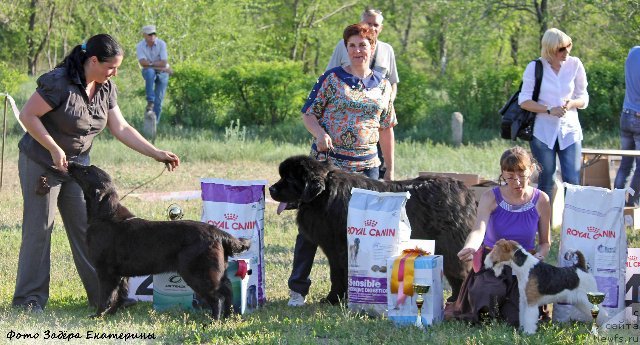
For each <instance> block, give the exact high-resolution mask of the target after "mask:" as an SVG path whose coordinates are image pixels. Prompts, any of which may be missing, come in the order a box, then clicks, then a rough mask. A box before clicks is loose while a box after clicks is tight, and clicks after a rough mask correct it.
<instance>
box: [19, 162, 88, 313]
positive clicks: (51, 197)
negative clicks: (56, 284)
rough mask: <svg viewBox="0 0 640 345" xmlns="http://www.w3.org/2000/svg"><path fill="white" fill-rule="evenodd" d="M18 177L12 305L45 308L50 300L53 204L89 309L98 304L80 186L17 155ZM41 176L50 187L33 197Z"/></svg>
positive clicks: (85, 212) (85, 210)
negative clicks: (18, 236)
mask: <svg viewBox="0 0 640 345" xmlns="http://www.w3.org/2000/svg"><path fill="white" fill-rule="evenodd" d="M18 174H19V176H20V185H21V187H22V198H23V202H24V208H23V211H22V212H23V213H22V244H21V245H20V256H19V261H18V275H17V278H16V289H15V292H14V294H13V305H14V306H19V305H23V304H26V303H28V302H30V301H36V302H38V303H39V304H40V305H41V306H43V307H44V306H45V305H46V304H47V301H48V299H49V281H50V269H51V257H50V255H51V232H52V230H53V223H54V216H55V211H56V204H57V206H58V210H59V211H60V216H61V217H62V221H63V223H64V228H65V230H66V232H67V238H68V239H69V244H70V247H71V253H72V255H73V261H74V263H75V265H76V269H77V270H78V273H79V274H80V279H81V280H82V284H83V285H84V288H85V291H86V292H87V298H88V300H89V304H90V305H94V306H95V305H97V304H98V276H97V275H96V272H95V270H94V268H93V267H92V266H91V264H90V262H89V259H88V256H87V244H86V235H87V227H88V224H87V208H86V206H85V201H84V195H83V194H82V190H81V189H80V186H79V185H78V184H77V183H76V182H75V181H73V180H72V179H71V178H70V177H62V176H59V175H56V174H53V173H51V172H50V171H49V170H47V169H46V168H44V167H43V166H41V165H40V164H38V163H36V162H35V161H33V160H31V159H30V158H28V157H27V156H26V155H25V154H24V153H22V152H20V157H19V159H18ZM41 175H46V176H47V179H48V183H49V185H50V186H51V189H50V191H49V193H47V194H45V195H38V194H36V192H35V191H36V187H37V185H38V184H39V178H40V176H41Z"/></svg>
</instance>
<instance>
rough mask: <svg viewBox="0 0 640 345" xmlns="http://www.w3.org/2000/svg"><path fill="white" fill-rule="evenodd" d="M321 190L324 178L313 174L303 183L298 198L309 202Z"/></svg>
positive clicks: (322, 189)
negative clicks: (302, 188)
mask: <svg viewBox="0 0 640 345" xmlns="http://www.w3.org/2000/svg"><path fill="white" fill-rule="evenodd" d="M323 191H324V179H322V178H321V177H320V176H314V177H313V178H311V179H308V180H307V182H306V183H305V185H304V190H303V191H302V195H301V196H300V200H302V202H310V201H311V200H313V199H314V198H315V197H316V196H318V195H319V194H320V193H322V192H323Z"/></svg>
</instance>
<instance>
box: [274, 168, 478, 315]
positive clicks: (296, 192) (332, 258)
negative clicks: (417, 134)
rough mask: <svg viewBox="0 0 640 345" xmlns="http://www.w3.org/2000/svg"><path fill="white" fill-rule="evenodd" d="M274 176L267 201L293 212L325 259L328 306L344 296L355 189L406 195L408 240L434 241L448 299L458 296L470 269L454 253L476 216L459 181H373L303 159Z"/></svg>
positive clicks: (432, 178)
mask: <svg viewBox="0 0 640 345" xmlns="http://www.w3.org/2000/svg"><path fill="white" fill-rule="evenodd" d="M279 172H280V180H279V181H278V182H276V183H275V184H274V185H272V186H271V187H269V192H270V194H271V197H272V198H273V199H274V200H276V201H279V202H282V203H287V204H289V206H288V208H297V209H298V215H297V222H298V229H299V231H300V233H302V234H303V235H304V236H305V237H306V238H307V239H309V240H310V241H311V242H313V243H316V244H317V245H318V246H319V247H320V248H321V249H322V251H323V252H324V253H325V255H326V256H327V259H328V260H329V269H330V276H331V291H330V292H329V294H328V295H327V297H326V301H327V302H329V303H331V304H336V303H338V302H339V300H341V299H342V300H344V298H345V297H346V293H347V255H348V254H347V253H348V248H347V247H348V246H347V231H346V229H347V210H348V207H349V199H350V198H351V189H352V188H354V187H357V188H362V189H368V190H373V191H379V192H404V191H408V192H409V193H410V194H411V197H410V198H409V200H408V201H407V206H406V209H407V216H408V217H409V222H410V223H411V229H412V232H411V238H414V239H430V240H435V241H436V254H440V255H442V256H443V257H444V275H445V276H446V277H447V280H448V281H449V284H450V285H451V288H452V296H451V298H450V300H454V299H455V298H457V296H458V292H459V291H460V286H461V285H462V281H463V280H464V278H465V276H466V272H467V271H468V269H469V267H468V266H467V265H463V264H462V263H461V262H460V260H459V259H458V256H457V253H458V251H460V249H462V246H463V245H464V241H465V240H466V238H467V234H468V233H469V232H470V231H471V228H472V226H473V223H474V221H475V218H476V204H475V198H474V196H473V194H472V193H471V191H470V190H469V189H467V188H466V187H465V186H464V184H463V183H462V182H460V181H456V180H453V179H450V178H446V177H436V176H427V177H419V178H416V179H413V180H405V181H393V182H382V181H376V180H372V179H369V178H367V177H365V176H363V175H360V174H351V173H347V172H344V171H342V170H340V169H338V168H336V167H334V166H333V165H331V163H329V162H327V161H325V162H320V161H317V160H314V159H313V158H310V157H308V156H294V157H290V158H288V159H286V160H285V161H283V162H282V163H281V164H280V168H279ZM291 204H293V205H295V206H294V207H291V206H290V205H291Z"/></svg>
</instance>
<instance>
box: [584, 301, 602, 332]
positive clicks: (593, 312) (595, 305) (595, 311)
mask: <svg viewBox="0 0 640 345" xmlns="http://www.w3.org/2000/svg"><path fill="white" fill-rule="evenodd" d="M587 298H588V299H589V302H591V304H593V307H592V308H591V317H593V325H591V334H593V335H594V336H596V337H597V336H598V325H596V319H597V318H598V313H600V308H598V304H600V303H602V301H604V293H602V292H597V291H596V292H587Z"/></svg>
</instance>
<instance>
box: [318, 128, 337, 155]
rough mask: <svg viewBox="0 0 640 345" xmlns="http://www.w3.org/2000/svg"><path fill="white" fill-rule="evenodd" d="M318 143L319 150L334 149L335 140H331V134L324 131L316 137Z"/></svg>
mask: <svg viewBox="0 0 640 345" xmlns="http://www.w3.org/2000/svg"><path fill="white" fill-rule="evenodd" d="M316 145H317V146H318V151H319V152H326V151H333V141H331V137H330V136H329V134H327V133H326V132H324V131H323V132H322V134H321V135H319V136H317V137H316Z"/></svg>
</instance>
